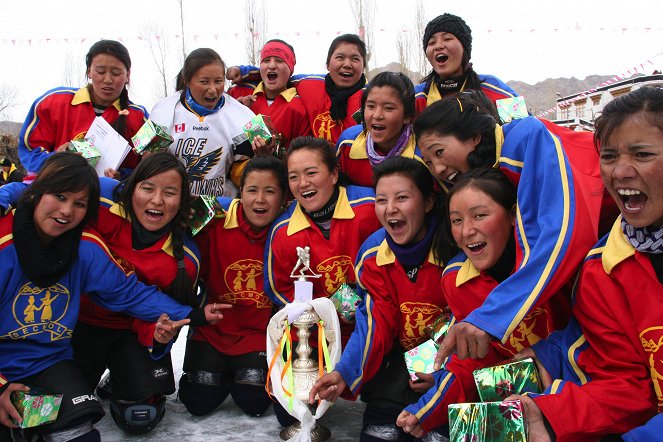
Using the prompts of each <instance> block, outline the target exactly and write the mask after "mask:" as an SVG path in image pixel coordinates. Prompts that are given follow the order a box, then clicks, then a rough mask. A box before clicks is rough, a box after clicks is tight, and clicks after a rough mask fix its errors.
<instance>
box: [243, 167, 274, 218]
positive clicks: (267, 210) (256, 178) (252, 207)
mask: <svg viewBox="0 0 663 442" xmlns="http://www.w3.org/2000/svg"><path fill="white" fill-rule="evenodd" d="M241 198H242V208H243V210H244V216H246V219H247V221H248V222H249V224H251V226H253V227H254V228H256V229H262V228H264V227H267V226H269V225H270V224H271V223H272V221H274V219H275V218H276V217H277V216H278V214H279V211H280V209H281V204H283V202H284V200H285V195H283V192H282V191H281V188H280V187H279V180H278V178H277V177H276V174H275V173H274V172H272V171H270V170H254V171H252V172H249V173H248V174H247V175H246V178H244V186H242V189H241Z"/></svg>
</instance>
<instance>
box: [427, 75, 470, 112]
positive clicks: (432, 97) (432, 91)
mask: <svg viewBox="0 0 663 442" xmlns="http://www.w3.org/2000/svg"><path fill="white" fill-rule="evenodd" d="M466 84H467V78H466V79H465V81H463V85H462V86H461V87H460V91H458V92H463V91H464V90H465V85H466ZM441 99H442V94H441V93H440V91H439V89H438V88H437V84H436V83H435V82H434V81H431V82H430V87H429V88H428V95H427V97H426V107H428V106H430V105H431V104H433V103H435V102H436V101H438V100H441Z"/></svg>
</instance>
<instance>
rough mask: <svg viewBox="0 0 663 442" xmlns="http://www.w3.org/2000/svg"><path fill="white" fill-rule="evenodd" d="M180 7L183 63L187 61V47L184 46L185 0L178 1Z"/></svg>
mask: <svg viewBox="0 0 663 442" xmlns="http://www.w3.org/2000/svg"><path fill="white" fill-rule="evenodd" d="M177 3H179V6H180V29H181V31H182V62H184V60H185V59H186V46H185V45H184V7H183V5H182V3H184V0H178V2H177Z"/></svg>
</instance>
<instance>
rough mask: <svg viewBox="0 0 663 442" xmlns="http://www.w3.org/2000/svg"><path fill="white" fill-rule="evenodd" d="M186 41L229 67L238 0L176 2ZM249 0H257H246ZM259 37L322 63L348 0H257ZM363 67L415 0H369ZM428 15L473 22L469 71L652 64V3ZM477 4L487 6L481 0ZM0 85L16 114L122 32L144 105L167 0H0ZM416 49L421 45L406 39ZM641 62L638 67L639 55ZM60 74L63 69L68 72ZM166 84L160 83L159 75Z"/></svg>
mask: <svg viewBox="0 0 663 442" xmlns="http://www.w3.org/2000/svg"><path fill="white" fill-rule="evenodd" d="M183 1H184V37H185V38H184V43H185V47H186V49H187V50H192V49H195V48H197V47H211V48H214V49H216V50H217V51H218V52H219V53H220V54H221V56H222V57H223V58H224V60H225V61H226V63H227V64H228V65H233V64H241V63H245V62H246V59H247V57H246V51H245V48H244V41H245V31H244V29H245V27H246V25H245V13H244V3H245V2H244V1H241V0H239V1H228V0H183ZM257 3H258V4H260V0H257ZM264 4H265V8H266V10H267V18H268V20H267V21H268V25H267V26H268V28H267V32H266V36H267V37H268V38H281V39H284V40H286V41H288V42H289V43H291V44H292V45H293V46H294V47H295V51H296V54H297V66H296V67H295V72H296V73H324V72H325V66H324V62H325V57H326V53H327V49H328V47H329V43H330V42H331V40H332V39H333V38H334V37H336V35H338V34H339V33H346V32H356V31H357V29H356V24H355V22H354V17H353V14H352V11H351V9H350V5H349V1H348V0H326V1H321V0H307V1H305V2H303V1H301V0H299V1H286V0H266V1H265V2H264ZM376 4H377V10H376V12H375V18H374V25H373V38H374V57H373V59H372V60H371V64H370V67H371V68H373V67H376V66H382V65H385V64H387V63H389V62H392V61H397V54H396V40H397V37H398V35H399V34H404V35H406V36H410V37H411V38H412V39H415V37H414V35H415V33H414V10H415V2H414V1H410V0H401V1H398V2H397V1H395V0H377V1H376ZM423 4H424V8H425V14H426V18H427V19H432V18H434V17H435V16H437V15H439V14H441V13H444V12H451V13H455V14H457V15H460V16H461V17H463V18H464V19H465V21H466V22H467V23H468V25H469V26H470V27H471V28H472V34H473V50H472V61H473V63H474V67H475V69H476V70H477V72H479V73H487V74H493V75H496V76H498V77H499V78H501V79H503V80H504V81H508V80H521V81H526V82H528V83H531V84H534V83H536V82H538V81H542V80H545V79H546V78H549V77H571V76H575V77H577V78H584V77H585V76H587V75H590V74H601V75H619V74H621V73H624V72H626V71H627V70H628V69H631V68H632V67H637V68H638V69H643V68H644V69H643V70H644V72H645V73H651V71H653V70H654V69H655V68H658V69H661V67H663V19H662V18H661V17H663V2H661V1H655V0H647V1H646V2H623V1H616V0H607V1H599V0H573V1H568V0H556V1H552V0H550V1H541V0H529V1H525V0H505V1H502V2H499V1H491V2H487V1H483V0H475V1H473V2H469V1H463V2H459V1H456V2H450V1H439V0H437V1H433V0H424V1H423ZM484 5H486V6H484ZM0 8H1V10H0V48H1V53H2V55H3V57H2V61H1V62H0V87H2V86H6V87H10V88H15V89H16V90H18V92H19V95H18V97H17V99H16V106H14V107H13V108H12V109H11V111H10V112H9V115H8V116H9V119H10V120H13V121H23V119H24V118H25V115H26V113H27V111H28V109H29V106H30V105H31V103H32V102H33V101H34V100H35V99H36V98H37V97H38V96H39V95H40V94H42V93H43V92H45V91H46V90H48V89H50V88H53V87H55V86H60V85H63V84H65V83H66V82H69V83H72V84H71V85H75V86H81V85H83V84H84V81H85V78H84V71H85V53H86V52H87V50H88V49H89V47H90V45H91V44H92V43H94V41H96V40H98V39H100V38H111V39H117V40H121V41H123V43H124V44H125V45H126V46H127V47H128V48H129V51H130V53H131V57H132V62H133V66H132V72H131V89H130V98H131V99H132V101H134V102H136V103H139V104H143V105H144V106H146V107H147V108H148V110H150V109H151V107H152V106H153V105H154V103H155V101H156V99H157V97H158V92H157V89H158V84H159V83H158V76H157V74H156V72H155V64H154V61H153V60H152V58H151V55H150V52H149V50H148V46H147V44H146V42H145V40H144V39H142V38H141V37H142V36H143V35H144V33H145V27H146V26H148V25H152V24H153V25H155V26H156V27H157V28H160V29H162V30H163V35H164V38H165V39H166V41H167V42H168V45H169V53H170V54H171V55H170V56H169V61H168V65H167V75H168V77H169V80H170V79H172V78H174V76H175V74H176V73H177V71H178V70H179V68H180V67H181V61H182V55H181V53H182V37H181V35H180V34H181V30H180V16H179V6H178V2H177V0H132V1H129V0H114V1H112V2H99V1H89V0H69V1H64V0H51V1H43V0H21V1H15V0H0ZM414 48H415V50H416V51H421V50H422V49H421V43H420V42H419V41H416V43H414ZM641 64H642V65H643V66H642V67H640V65H641ZM68 72H69V73H68ZM172 84H173V82H172V81H170V85H172Z"/></svg>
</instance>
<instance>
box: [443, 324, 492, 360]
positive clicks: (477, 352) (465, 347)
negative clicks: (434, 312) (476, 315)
mask: <svg viewBox="0 0 663 442" xmlns="http://www.w3.org/2000/svg"><path fill="white" fill-rule="evenodd" d="M492 339H493V338H492V336H490V335H489V334H488V333H486V332H485V331H483V330H481V329H480V328H479V327H477V326H475V325H472V324H470V323H469V322H459V323H457V324H454V325H452V326H451V328H450V329H449V333H447V335H446V336H445V337H444V340H443V341H442V344H441V345H440V349H439V350H438V351H437V354H436V355H435V366H434V368H435V370H439V369H440V367H441V366H442V362H444V359H445V358H447V357H448V356H449V355H450V354H451V353H453V352H454V350H455V351H456V356H458V359H467V358H472V359H481V358H483V357H485V356H486V355H487V354H488V347H489V345H490V341H491V340H492Z"/></svg>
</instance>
